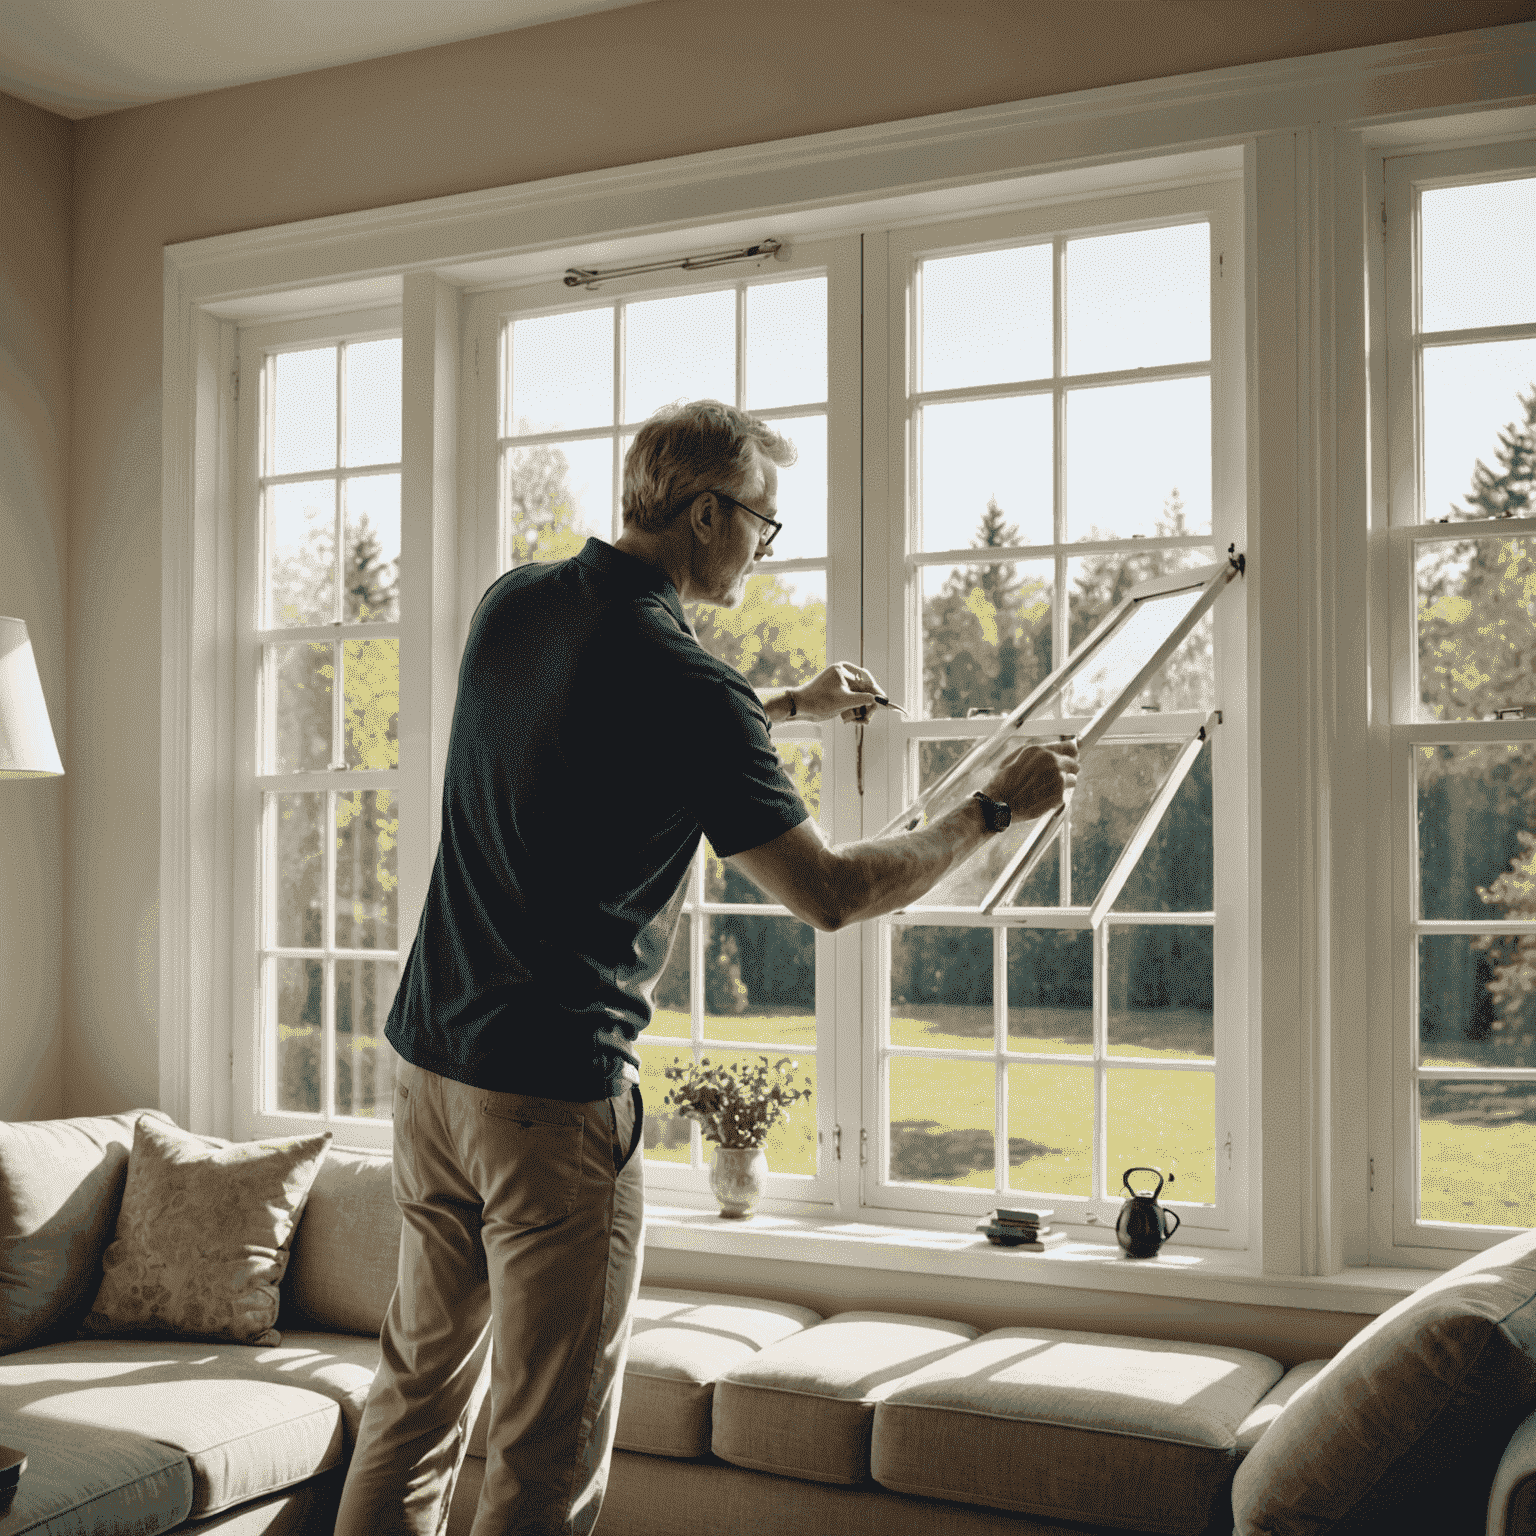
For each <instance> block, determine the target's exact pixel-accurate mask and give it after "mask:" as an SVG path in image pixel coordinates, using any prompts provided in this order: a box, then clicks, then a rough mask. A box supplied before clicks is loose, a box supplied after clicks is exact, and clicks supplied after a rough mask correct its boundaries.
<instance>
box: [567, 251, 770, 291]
mask: <svg viewBox="0 0 1536 1536" xmlns="http://www.w3.org/2000/svg"><path fill="white" fill-rule="evenodd" d="M783 249H784V242H783V241H782V240H759V241H758V242H757V244H756V245H749V246H747V247H745V248H744V249H742V250H729V251H707V252H706V253H705V254H704V255H702V256H685V257H684V258H683V259H682V260H681V261H651V262H643V263H642V264H641V265H639V266H635V267H614V268H613V269H612V270H611V271H608V272H596V271H589V270H587V269H586V268H584V267H567V268H566V269H565V286H566V287H567V288H595V287H597V285H598V284H599V283H605V282H607V281H608V280H609V279H610V278H615V277H638V276H639V275H640V273H642V272H661V271H664V270H665V269H667V268H669V267H678V268H681V270H682V271H684V272H697V271H698V270H699V269H700V268H702V267H719V266H723V265H724V264H725V263H726V262H728V261H751V260H753V259H754V258H755V257H760V256H779V253H780V252H781V251H782V250H783ZM787 259H788V258H787V257H784V256H779V260H781V261H784V260H787Z"/></svg>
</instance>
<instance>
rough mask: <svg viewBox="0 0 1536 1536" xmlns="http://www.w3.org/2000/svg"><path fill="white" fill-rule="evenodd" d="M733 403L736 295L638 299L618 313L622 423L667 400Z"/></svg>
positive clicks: (722, 292)
mask: <svg viewBox="0 0 1536 1536" xmlns="http://www.w3.org/2000/svg"><path fill="white" fill-rule="evenodd" d="M735 399H736V294H735V290H734V289H730V288H726V289H722V290H720V291H718V292H716V293H689V294H680V295H679V296H678V297H676V298H668V299H642V300H640V301H638V302H636V303H633V304H628V305H626V306H625V309H624V420H625V422H626V423H627V424H629V425H631V426H633V425H636V424H638V423H639V422H642V421H644V420H645V418H646V417H647V416H649V415H650V414H651V413H652V412H653V411H655V410H656V409H657V408H658V407H659V406H663V405H667V404H669V403H670V402H671V401H673V400H723V401H725V402H726V404H728V405H729V404H732V403H734V401H735Z"/></svg>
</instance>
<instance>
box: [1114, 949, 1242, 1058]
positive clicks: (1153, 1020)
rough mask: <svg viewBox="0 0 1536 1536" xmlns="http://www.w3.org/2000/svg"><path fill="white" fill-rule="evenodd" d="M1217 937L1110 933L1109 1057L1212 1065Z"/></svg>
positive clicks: (1214, 1048)
mask: <svg viewBox="0 0 1536 1536" xmlns="http://www.w3.org/2000/svg"><path fill="white" fill-rule="evenodd" d="M1212 933H1213V930H1212V929H1210V928H1205V927H1201V928H1190V927H1184V926H1182V925H1180V926H1177V927H1175V926H1169V927H1167V928H1154V927H1141V926H1137V927H1134V928H1113V927H1112V928H1111V929H1110V930H1109V975H1108V978H1107V982H1106V984H1107V986H1108V988H1109V1054H1110V1055H1111V1056H1177V1057H1180V1058H1181V1059H1183V1060H1186V1061H1189V1060H1195V1061H1211V1060H1213V1059H1214V1058H1215V1054H1216V1026H1215V1013H1214V1011H1213V1009H1214V1004H1213V1001H1212V999H1213V995H1214V991H1215V975H1216V973H1215V968H1214V964H1213V952H1212V946H1211V939H1212Z"/></svg>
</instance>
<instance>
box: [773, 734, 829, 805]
mask: <svg viewBox="0 0 1536 1536" xmlns="http://www.w3.org/2000/svg"><path fill="white" fill-rule="evenodd" d="M778 748H779V760H780V761H781V762H782V763H783V764H784V771H785V773H787V774H788V775H789V780H790V783H792V784H793V785H794V786H795V788H796V790H798V791H799V794H800V798H801V799H802V800H803V801H805V808H806V810H808V811H809V812H810V813H811V819H812V820H813V821H819V820H820V819H821V743H820V742H819V741H785V742H780V743H779V744H778Z"/></svg>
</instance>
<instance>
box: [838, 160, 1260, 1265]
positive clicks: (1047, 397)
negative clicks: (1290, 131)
mask: <svg viewBox="0 0 1536 1536" xmlns="http://www.w3.org/2000/svg"><path fill="white" fill-rule="evenodd" d="M1240 239H1241V231H1240V212H1239V203H1238V199H1237V198H1236V196H1235V190H1234V188H1233V187H1232V186H1229V185H1224V184H1215V185H1203V186H1194V187H1184V188H1178V189H1172V190H1168V191H1162V192H1156V193H1145V194H1132V195H1127V196H1124V197H1115V198H1102V199H1094V200H1091V201H1084V202H1081V203H1074V204H1070V205H1067V206H1055V207H1046V208H1042V209H1039V210H1035V211H1031V212H1029V213H1025V214H1016V215H1009V216H1000V217H996V218H985V219H976V220H967V221H963V222H957V223H952V224H945V225H935V226H928V227H924V228H921V229H914V230H907V231H899V232H893V233H892V234H891V235H890V236H888V237H887V244H886V247H885V258H884V267H885V270H884V272H883V274H881V276H882V277H883V280H884V281H883V287H884V290H885V291H886V293H887V303H888V306H889V332H888V334H889V338H890V339H889V344H888V357H889V359H890V362H889V363H888V370H889V376H890V377H891V379H892V388H891V390H890V392H889V397H888V399H887V412H886V421H887V423H888V425H887V427H886V429H885V439H886V441H887V443H888V449H887V454H888V464H889V468H888V470H887V472H886V478H887V480H888V482H889V483H890V484H892V485H894V486H897V487H901V488H903V510H904V515H903V516H901V517H893V518H891V519H890V520H889V523H888V525H887V527H886V529H885V530H884V534H885V538H884V541H883V543H882V547H881V548H880V549H879V550H878V551H875V550H872V551H871V554H872V555H876V556H879V555H883V556H884V557H885V558H884V560H883V564H884V567H885V569H886V570H887V571H888V572H889V576H888V579H887V590H888V592H889V597H888V599H887V604H888V606H887V608H886V611H888V612H889V613H890V615H891V621H890V629H889V633H890V642H889V644H888V646H887V648H886V653H885V658H884V665H885V668H886V670H887V674H888V675H887V677H886V681H887V683H888V686H889V688H890V692H891V693H892V695H893V697H897V698H899V699H900V701H901V702H902V704H903V705H904V707H905V708H906V710H907V712H908V714H907V717H906V718H904V719H900V720H898V719H895V718H893V717H888V716H884V715H882V717H881V719H880V721H879V722H878V726H877V729H878V737H879V740H878V741H877V739H876V738H877V730H875V729H872V730H871V731H870V732H869V733H868V735H869V738H870V743H872V744H874V745H873V747H872V750H871V751H870V753H869V755H870V757H871V760H872V761H873V762H875V763H876V764H878V765H880V766H883V768H884V775H883V777H884V780H885V784H886V786H887V788H886V809H885V814H884V815H882V817H881V820H882V821H883V822H884V823H885V824H884V827H883V831H882V832H881V833H880V834H879V835H882V836H895V837H900V836H903V835H905V834H906V833H907V832H909V831H911V830H913V829H914V828H915V827H916V826H918V825H920V824H921V823H922V821H923V820H924V819H925V818H926V819H927V820H929V821H932V820H935V819H937V818H938V817H940V816H942V815H944V814H946V813H947V812H948V811H950V810H952V809H953V808H955V807H956V806H958V805H960V804H963V802H964V801H965V800H966V799H967V798H968V797H969V796H970V795H971V794H973V793H974V792H975V791H976V790H978V789H981V788H983V787H984V786H985V785H986V784H987V782H988V781H989V779H990V778H991V776H992V774H993V772H994V771H995V769H996V766H997V764H998V762H999V761H1001V759H1002V758H1004V757H1005V756H1006V755H1008V754H1009V753H1010V752H1012V751H1013V750H1015V749H1016V748H1018V747H1020V746H1023V745H1026V744H1028V743H1029V742H1031V741H1040V742H1049V741H1053V740H1056V739H1058V738H1062V737H1069V736H1070V737H1075V738H1076V739H1077V741H1078V744H1079V754H1080V758H1079V762H1080V770H1079V778H1078V783H1077V787H1076V789H1075V791H1074V793H1073V795H1072V797H1071V800H1070V803H1069V804H1068V805H1067V806H1065V807H1062V808H1060V809H1059V810H1058V811H1057V812H1055V813H1052V814H1050V815H1047V816H1045V817H1043V818H1040V819H1038V820H1036V821H1033V822H1026V823H1022V824H1021V823H1019V822H1016V823H1015V824H1014V825H1013V826H1012V827H1010V828H1009V829H1008V830H1007V831H1006V832H1004V833H1001V834H999V835H998V836H996V837H995V838H992V839H990V840H989V841H988V843H987V844H986V845H984V847H983V849H982V850H981V851H980V852H978V853H977V854H976V855H974V856H973V857H972V858H971V859H970V860H969V861H967V862H966V863H965V864H963V865H961V866H960V867H958V868H957V869H955V870H952V871H951V872H950V873H949V874H948V875H947V876H946V877H945V878H944V879H943V880H942V881H941V882H940V883H939V884H938V885H936V886H935V887H934V888H933V889H932V890H931V891H930V892H928V894H927V895H926V896H925V897H924V898H922V899H921V900H919V901H916V902H914V903H912V904H911V905H910V906H909V907H908V908H907V909H906V910H904V911H902V912H899V913H895V914H892V915H891V916H890V917H888V918H884V919H881V920H880V921H879V922H878V923H872V924H869V925H866V926H867V927H868V928H869V929H870V930H871V933H870V936H869V938H868V940H867V944H866V948H867V950H868V955H867V964H868V971H867V972H866V974H867V975H868V977H869V983H868V985H869V992H868V995H867V998H866V1015H865V1017H866V1031H867V1033H866V1039H867V1042H868V1043H867V1057H866V1059H867V1060H868V1062H869V1068H870V1069H872V1070H870V1075H869V1081H868V1082H867V1084H866V1090H865V1119H866V1123H867V1124H870V1125H871V1134H870V1136H869V1138H868V1141H867V1143H866V1155H867V1166H866V1168H865V1181H864V1196H863V1198H864V1203H865V1204H866V1205H870V1206H876V1207H883V1208H885V1209H887V1210H891V1209H905V1210H907V1211H911V1212H929V1213H933V1214H934V1215H935V1216H936V1215H938V1214H941V1213H943V1214H962V1213H963V1214H970V1213H973V1212H974V1213H976V1214H980V1213H981V1212H984V1211H985V1210H986V1209H987V1208H988V1207H989V1206H990V1205H993V1204H998V1203H1005V1204H1015V1205H1033V1206H1045V1207H1048V1208H1050V1209H1052V1210H1053V1211H1054V1212H1055V1218H1054V1219H1055V1220H1056V1221H1057V1222H1058V1223H1074V1222H1083V1221H1090V1222H1091V1221H1093V1220H1100V1221H1103V1220H1112V1219H1113V1216H1114V1214H1115V1212H1116V1211H1117V1210H1118V1206H1119V1200H1120V1198H1121V1192H1120V1189H1119V1185H1120V1175H1121V1173H1122V1172H1123V1170H1125V1169H1126V1168H1128V1167H1131V1166H1133V1165H1149V1166H1156V1167H1160V1168H1161V1169H1162V1170H1163V1171H1164V1172H1165V1173H1166V1174H1170V1175H1172V1176H1173V1177H1172V1181H1171V1182H1170V1183H1169V1184H1168V1186H1167V1187H1166V1188H1165V1190H1164V1196H1163V1198H1164V1199H1165V1200H1172V1201H1173V1202H1174V1203H1176V1204H1177V1205H1178V1207H1179V1211H1180V1215H1181V1217H1182V1218H1183V1220H1184V1223H1185V1229H1186V1230H1187V1231H1189V1232H1190V1234H1191V1236H1192V1237H1195V1234H1196V1233H1198V1234H1199V1236H1198V1237H1197V1238H1196V1241H1199V1242H1202V1243H1206V1244H1210V1245H1214V1246H1240V1245H1241V1244H1242V1243H1243V1242H1245V1241H1246V1226H1245V1218H1244V1204H1243V1201H1242V1198H1241V1189H1242V1187H1243V1179H1242V1175H1241V1172H1240V1170H1234V1166H1233V1153H1234V1150H1235V1147H1234V1143H1240V1142H1241V1141H1242V1139H1243V1138H1242V1136H1241V1134H1240V1133H1241V1128H1242V1125H1243V1119H1244V1112H1243V1108H1242V1106H1243V1104H1244V1102H1245V1100H1244V1094H1245V1091H1246V1090H1245V1083H1246V1074H1245V1070H1244V1063H1245V1057H1246V1051H1247V1046H1246V1037H1245V1031H1244V1016H1245V1003H1244V997H1245V992H1246V978H1245V970H1246V967H1245V964H1244V959H1243V957H1244V955H1245V953H1246V950H1245V933H1246V887H1247V870H1246V862H1245V854H1244V849H1245V847H1246V842H1247V832H1246V815H1245V811H1244V789H1243V786H1244V785H1245V783H1246V770H1245V768H1244V764H1245V761H1246V758H1245V752H1244V745H1243V741H1244V735H1245V729H1246V728H1245V725H1244V723H1243V722H1244V720H1245V719H1246V700H1245V697H1244V695H1245V672H1244V661H1243V657H1244V654H1245V652H1244V634H1245V627H1246V619H1245V612H1244V608H1245V605H1244V603H1243V601H1242V595H1241V594H1242V593H1243V591H1244V583H1243V582H1242V580H1241V579H1239V578H1240V577H1241V574H1242V569H1243V562H1242V557H1241V554H1240V551H1241V550H1242V549H1243V547H1244V542H1245V540H1244V529H1243V518H1242V507H1243V462H1244V458H1243V425H1242V420H1241V411H1240V405H1241V399H1242V379H1243V368H1242V355H1243V354H1242V294H1241V282H1240V279H1239V277H1238V273H1240V271H1241V247H1240ZM903 364H904V366H903ZM898 386H899V387H898ZM1229 588H1231V591H1230V592H1229V591H1228V589H1229ZM1224 594H1226V595H1225V596H1224ZM866 604H868V598H867V595H866ZM1223 722H1225V723H1223Z"/></svg>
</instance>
